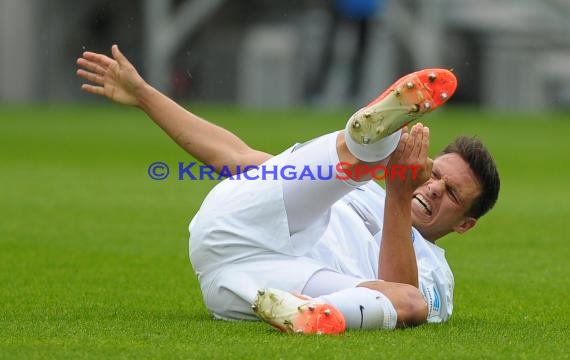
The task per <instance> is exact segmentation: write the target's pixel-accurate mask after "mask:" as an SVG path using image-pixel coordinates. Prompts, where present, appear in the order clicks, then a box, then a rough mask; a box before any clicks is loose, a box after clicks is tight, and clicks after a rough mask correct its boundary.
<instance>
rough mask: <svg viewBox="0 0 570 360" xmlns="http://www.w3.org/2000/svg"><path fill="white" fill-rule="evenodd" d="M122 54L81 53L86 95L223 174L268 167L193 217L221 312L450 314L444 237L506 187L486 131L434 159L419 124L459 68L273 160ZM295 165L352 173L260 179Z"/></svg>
mask: <svg viewBox="0 0 570 360" xmlns="http://www.w3.org/2000/svg"><path fill="white" fill-rule="evenodd" d="M112 54H113V58H109V57H107V56H105V55H102V54H95V53H91V52H85V53H84V54H83V57H82V58H79V59H78V60H77V63H78V65H79V67H80V69H79V70H77V74H78V75H79V76H80V77H82V78H84V79H86V80H88V81H90V82H92V83H93V85H89V84H84V85H83V86H82V89H83V90H85V91H87V92H90V93H93V94H97V95H102V96H106V97H107V98H109V99H111V100H113V101H115V102H117V103H121V104H127V105H134V106H137V107H139V108H140V109H142V110H143V111H144V112H145V113H147V114H148V116H149V117H150V118H151V119H152V120H153V121H154V122H156V123H157V124H158V125H159V126H160V127H161V128H162V129H163V130H164V131H165V132H166V133H167V134H168V135H169V136H170V137H171V138H172V139H173V140H174V141H176V142H177V143H178V144H179V145H180V146H181V147H182V148H184V149H185V150H186V151H187V152H188V153H190V154H191V155H193V156H195V157H196V158H197V159H199V160H200V161H203V162H204V163H205V164H209V165H212V166H214V167H215V168H216V170H217V171H221V170H222V169H223V168H228V167H229V168H231V169H232V171H234V172H235V171H236V169H238V168H241V169H243V168H245V167H246V166H249V165H256V166H259V167H260V169H259V170H251V172H250V174H249V176H247V178H249V179H247V178H246V177H245V176H243V174H242V176H240V177H239V179H238V177H237V176H234V178H232V179H226V180H224V181H222V182H221V183H220V184H218V185H217V186H216V187H215V188H214V189H213V190H212V191H211V192H210V194H209V195H208V196H207V197H206V199H205V200H204V202H203V204H202V206H201V208H200V210H199V211H198V213H197V214H196V216H195V217H194V219H193V220H192V222H191V224H190V232H191V240H190V259H191V262H192V265H193V267H194V270H195V271H196V273H197V276H198V279H199V282H200V286H201V290H202V294H203V297H204V301H205V304H206V306H207V308H208V309H209V310H210V311H211V312H212V313H213V315H214V316H215V317H216V318H221V319H255V318H256V316H257V317H259V318H261V319H263V320H264V321H266V322H268V323H269V324H271V325H273V326H275V327H277V328H279V329H280V330H282V331H285V332H289V333H339V332H342V331H344V330H345V328H350V329H393V328H395V327H397V326H398V327H405V326H414V325H419V324H422V323H424V322H426V321H428V322H441V321H445V320H447V319H448V318H449V317H450V315H451V313H452V309H453V287H454V280H453V275H452V273H451V270H450V268H449V265H448V263H447V261H446V259H445V256H444V251H443V250H442V249H441V248H439V247H438V246H437V245H435V241H436V240H437V239H439V238H441V237H442V236H444V235H446V234H448V233H450V232H458V233H464V232H466V231H468V230H469V229H471V228H472V227H473V226H474V225H475V224H476V223H477V219H478V218H479V217H481V216H482V215H484V214H485V213H486V212H487V211H488V210H490V209H491V208H492V207H493V205H494V203H495V201H496V199H497V197H498V192H499V176H498V173H497V170H496V167H495V164H494V161H493V159H492V157H491V155H490V154H489V153H488V151H487V150H486V149H485V147H484V146H483V145H482V144H481V143H480V142H479V141H478V140H476V139H473V138H466V137H461V138H458V139H456V140H455V141H454V142H453V143H452V144H450V145H449V146H448V147H446V148H445V149H444V150H443V152H442V153H441V154H440V155H439V156H438V157H437V158H436V159H435V160H434V161H433V162H432V160H431V159H429V158H428V148H429V137H430V134H429V129H428V128H427V127H425V126H423V125H422V124H416V125H415V126H413V127H412V128H411V130H407V126H406V125H407V124H408V123H409V122H410V121H412V120H415V119H417V118H418V117H420V116H421V115H423V114H424V113H427V112H429V111H431V110H434V109H435V108H437V107H438V106H440V105H442V104H443V103H445V101H446V100H447V99H448V98H449V97H450V96H451V95H452V94H453V92H454V91H455V88H456V80H455V77H454V76H453V74H451V73H450V72H449V71H446V70H441V69H430V70H424V71H419V72H416V73H413V74H410V75H408V76H405V77H403V78H402V79H400V80H398V81H397V82H396V83H395V84H393V85H392V86H391V87H390V88H389V89H388V90H386V91H385V92H384V93H383V94H381V95H380V96H379V97H378V99H376V100H375V101H374V102H372V103H371V104H369V105H368V106H366V107H364V108H363V109H360V110H359V111H357V112H356V113H355V114H354V115H353V116H352V117H351V118H350V119H349V121H348V123H347V125H346V128H345V129H344V130H341V131H339V132H335V133H332V134H328V135H324V136H322V137H320V138H317V139H315V140H313V141H310V142H308V143H305V144H301V145H294V146H292V147H291V148H289V149H287V150H285V151H284V152H283V153H281V154H279V155H277V156H271V155H269V154H267V153H264V152H261V151H258V150H254V149H251V148H250V147H248V146H247V145H246V144H245V143H244V142H243V141H241V140H240V139H239V138H238V137H236V136H235V135H234V134H232V133H230V132H228V131H226V130H224V129H222V128H220V127H218V126H216V125H213V124H211V123H208V122H207V121H205V120H203V119H201V118H199V117H197V116H195V115H194V114H192V113H190V112H188V111H186V110H185V109H183V108H182V107H180V106H179V105H177V104H176V103H175V102H173V101H172V100H170V99H169V98H168V97H166V96H165V95H163V94H161V93H160V92H158V91H157V90H155V89H154V88H152V87H151V86H150V85H149V84H147V83H146V82H145V81H144V80H143V79H142V78H141V77H140V76H139V74H138V73H137V71H136V70H135V68H134V67H133V66H132V65H131V64H130V63H129V62H128V60H127V59H126V58H125V57H124V56H123V54H122V53H121V52H120V51H119V49H118V47H117V46H116V45H115V46H113V47H112ZM400 129H402V130H400ZM339 163H344V165H343V168H342V169H340V170H343V171H339V169H338V168H337V167H336V165H337V164H339ZM348 164H349V165H350V167H349V166H348ZM362 165H364V166H368V167H371V166H378V165H383V166H386V167H387V169H394V168H395V167H397V166H400V168H399V169H407V170H406V171H405V172H402V173H401V174H402V175H403V176H394V177H392V176H388V177H387V178H386V182H385V184H386V189H385V190H384V189H382V188H381V187H380V186H379V185H378V184H377V183H375V182H374V181H368V180H369V179H370V178H371V175H370V172H368V173H364V171H360V173H359V174H356V171H354V170H356V169H361V170H362V169H369V168H367V167H362ZM286 166H287V167H288V169H296V170H297V171H299V170H306V169H309V170H310V173H312V174H318V173H319V171H321V172H322V169H331V171H335V170H336V172H335V175H340V176H333V177H331V178H330V179H326V180H321V179H314V180H313V179H310V176H305V177H299V178H296V179H295V180H285V179H283V178H279V177H274V176H273V175H270V176H268V177H263V176H260V174H261V171H262V169H263V168H265V169H270V170H273V169H282V168H283V167H286ZM357 166H360V167H357ZM419 166H421V168H419ZM402 167H403V168H402ZM332 169H335V170H332ZM345 170H350V174H351V176H350V178H348V177H347V176H346V175H347V174H348V173H349V172H347V171H345ZM277 171H278V170H277Z"/></svg>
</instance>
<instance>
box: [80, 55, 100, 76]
mask: <svg viewBox="0 0 570 360" xmlns="http://www.w3.org/2000/svg"><path fill="white" fill-rule="evenodd" d="M77 65H79V66H81V67H82V68H84V69H86V70H89V71H91V72H94V73H96V74H99V75H104V74H105V68H103V67H102V66H100V65H98V64H97V63H95V62H93V61H89V60H86V59H84V58H79V59H77Z"/></svg>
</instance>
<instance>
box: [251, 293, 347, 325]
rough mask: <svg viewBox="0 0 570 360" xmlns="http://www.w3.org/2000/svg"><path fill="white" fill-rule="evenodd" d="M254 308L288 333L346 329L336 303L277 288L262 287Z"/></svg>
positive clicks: (259, 314) (266, 319)
mask: <svg viewBox="0 0 570 360" xmlns="http://www.w3.org/2000/svg"><path fill="white" fill-rule="evenodd" d="M251 308H252V309H253V311H254V312H255V314H256V315H257V316H258V317H259V318H260V319H262V320H263V321H265V322H266V323H268V324H269V325H271V326H273V327H275V328H277V329H279V330H281V331H283V332H286V333H288V334H340V333H343V332H344V330H345V329H346V323H345V321H344V316H343V315H342V314H341V313H340V311H338V310H337V309H336V308H335V307H334V306H332V305H330V304H325V303H320V302H317V301H315V300H314V299H312V298H310V297H308V296H304V295H294V294H291V293H289V292H286V291H281V290H277V289H269V288H268V289H262V290H259V291H258V292H257V296H256V297H255V300H254V302H253V305H251Z"/></svg>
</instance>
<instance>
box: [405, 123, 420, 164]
mask: <svg viewBox="0 0 570 360" xmlns="http://www.w3.org/2000/svg"><path fill="white" fill-rule="evenodd" d="M421 127H422V124H420V123H417V124H415V125H414V126H412V130H411V131H410V137H409V139H408V145H407V146H406V154H405V156H407V157H410V156H414V155H415V152H416V147H417V142H418V134H419V132H420V129H421Z"/></svg>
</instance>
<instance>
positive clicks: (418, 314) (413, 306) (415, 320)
mask: <svg viewBox="0 0 570 360" xmlns="http://www.w3.org/2000/svg"><path fill="white" fill-rule="evenodd" d="M402 298H403V299H402V300H403V301H400V302H399V307H398V309H397V312H398V326H400V327H408V326H417V325H421V324H423V323H425V322H426V320H427V316H428V308H427V304H426V302H425V300H424V298H423V296H422V295H421V294H420V292H419V290H418V289H417V288H416V287H414V286H411V285H409V286H406V287H405V288H404V289H403V291H402Z"/></svg>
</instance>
